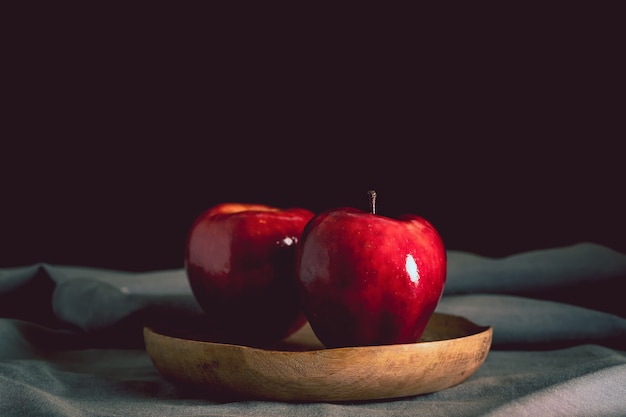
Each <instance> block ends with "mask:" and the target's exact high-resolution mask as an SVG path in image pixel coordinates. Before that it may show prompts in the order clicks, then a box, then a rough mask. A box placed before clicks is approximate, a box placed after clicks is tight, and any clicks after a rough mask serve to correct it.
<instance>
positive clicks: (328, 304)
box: [296, 192, 447, 348]
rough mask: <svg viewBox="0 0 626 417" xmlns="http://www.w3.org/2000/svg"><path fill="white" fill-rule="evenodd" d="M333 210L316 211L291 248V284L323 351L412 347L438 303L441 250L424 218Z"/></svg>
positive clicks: (442, 271)
mask: <svg viewBox="0 0 626 417" xmlns="http://www.w3.org/2000/svg"><path fill="white" fill-rule="evenodd" d="M375 197H376V195H375V193H374V192H370V198H371V201H370V204H371V210H370V211H369V212H367V211H363V210H359V209H356V208H350V207H341V208H336V209H331V210H327V211H325V212H322V213H319V214H317V215H316V216H315V217H314V218H313V219H311V221H310V222H309V223H308V224H307V226H306V228H305V230H304V232H303V235H302V239H301V241H300V245H299V247H298V259H297V267H296V268H297V270H296V271H297V279H298V282H299V286H300V288H301V302H302V305H303V308H304V311H305V313H306V316H307V318H308V320H309V322H310V324H311V327H312V329H313V331H314V332H315V334H316V335H317V337H318V338H319V339H320V341H321V342H322V343H323V344H324V346H326V347H327V348H337V347H345V346H368V345H386V344H400V343H414V342H417V341H418V340H419V338H420V337H421V335H422V333H423V331H424V329H425V327H426V324H427V323H428V320H429V319H430V317H431V316H432V314H433V312H434V310H435V307H436V306H437V304H438V303H439V300H440V299H441V295H442V293H443V289H444V285H445V280H446V269H447V260H446V250H445V247H444V243H443V241H442V238H441V236H440V234H439V232H438V231H437V230H436V229H435V227H434V226H433V225H432V224H431V223H429V222H428V221H427V220H425V219H424V218H422V217H420V216H418V215H414V214H406V215H403V216H400V217H397V218H391V217H386V216H381V215H378V214H376V213H375Z"/></svg>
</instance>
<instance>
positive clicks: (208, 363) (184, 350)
mask: <svg viewBox="0 0 626 417" xmlns="http://www.w3.org/2000/svg"><path fill="white" fill-rule="evenodd" d="M196 334H197V333H196ZM144 339H145V342H146V349H147V351H148V354H149V355H150V357H151V359H152V361H153V363H154V365H155V367H156V368H157V369H158V371H159V372H160V373H161V374H162V375H163V376H164V377H165V378H167V379H169V380H171V381H172V382H174V383H176V384H179V385H181V386H188V387H193V388H195V389H196V390H200V391H201V392H204V393H206V395H207V396H214V395H227V396H233V397H237V398H248V399H266V400H279V401H360V400H375V399H386V398H397V397H405V396H412V395H419V394H426V393H430V392H435V391H439V390H442V389H446V388H449V387H452V386H454V385H457V384H460V383H461V382H463V381H465V380H466V379H467V378H469V377H470V376H471V375H472V374H473V373H474V372H475V371H476V370H477V369H478V368H479V367H480V366H481V365H482V364H483V362H484V361H485V359H486V357H487V354H488V352H489V349H490V347H491V340H492V328H491V327H490V326H479V325H476V324H475V323H472V322H470V321H469V320H467V319H465V318H463V317H458V316H452V315H447V314H439V313H435V314H434V315H433V317H432V318H431V320H430V322H429V325H428V328H427V329H426V331H425V333H424V337H423V338H422V340H421V341H420V342H418V343H413V344H402V345H384V346H362V347H349V348H337V349H325V348H324V347H323V346H322V345H321V343H320V342H319V340H317V338H316V337H315V334H314V333H313V331H312V330H311V327H310V326H309V325H308V324H307V325H305V326H304V327H303V328H302V329H300V330H299V331H298V332H297V333H296V334H294V335H292V336H291V337H289V338H288V339H285V340H284V341H282V342H281V343H280V344H278V345H276V346H275V347H272V348H271V349H262V348H257V347H249V346H240V345H232V344H222V343H214V342H208V341H204V340H194V339H200V338H198V337H194V338H189V339H188V338H184V337H181V336H180V334H177V336H176V337H173V336H171V335H168V334H167V332H166V331H163V330H162V329H159V330H158V331H157V330H155V328H152V327H146V328H145V329H144Z"/></svg>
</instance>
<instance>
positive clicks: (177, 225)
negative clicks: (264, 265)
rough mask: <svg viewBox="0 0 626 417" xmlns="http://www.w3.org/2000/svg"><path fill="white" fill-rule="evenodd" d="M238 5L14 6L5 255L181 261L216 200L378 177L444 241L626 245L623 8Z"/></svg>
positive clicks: (323, 204) (314, 198) (274, 198)
mask: <svg viewBox="0 0 626 417" xmlns="http://www.w3.org/2000/svg"><path fill="white" fill-rule="evenodd" d="M54 7H58V6H54ZM247 7H248V8H245V7H242V8H241V9H239V10H237V11H236V12H232V11H231V12H230V13H228V14H225V13H224V12H223V11H220V12H219V13H218V12H217V11H215V10H213V11H211V12H200V11H198V10H169V9H162V10H154V9H151V10H145V9H142V10H124V11H123V12H122V11H121V10H111V9H106V10H105V9H99V10H87V9H84V10H78V11H77V10H76V9H75V8H74V9H72V10H69V9H68V10H58V9H46V10H44V9H42V8H38V9H37V8H33V9H31V10H28V11H21V12H20V13H16V14H12V15H10V16H11V18H12V19H13V20H12V22H13V24H12V25H11V26H10V27H9V29H8V32H7V33H8V35H7V36H6V40H7V44H6V45H5V46H6V47H5V59H4V66H5V69H8V70H9V75H7V76H5V77H4V81H3V84H4V95H3V97H4V98H3V101H4V103H5V108H6V109H7V110H6V111H5V112H4V116H3V119H4V122H3V129H2V130H3V132H4V133H3V134H2V136H3V139H2V143H3V145H2V148H3V149H2V159H1V166H0V169H1V170H2V172H0V174H1V175H2V176H1V177H0V181H1V183H0V185H1V186H2V192H3V198H2V203H1V204H0V209H1V210H2V212H1V217H0V267H11V266H21V265H28V264H32V263H37V262H47V263H52V264H70V265H88V266H97V267H107V268H116V269H126V270H137V271H142V270H153V269H163V268H178V267H181V266H182V259H183V251H184V241H185V237H186V234H187V231H188V229H189V227H190V226H191V223H192V222H193V220H194V219H195V218H196V217H197V216H198V215H199V214H200V213H201V212H202V211H203V210H205V209H207V208H208V207H210V206H211V205H213V204H216V203H219V202H224V201H242V202H244V201H248V202H261V203H266V204H271V205H277V206H285V207H286V206H302V207H306V208H309V209H311V210H313V211H316V212H319V211H321V210H323V209H326V208H331V207H335V206H340V205H352V206H360V207H362V208H364V209H365V208H367V200H366V191H367V190H368V189H370V188H374V189H376V190H377V192H378V195H379V199H378V210H379V213H380V214H383V215H390V216H393V215H397V214H401V213H404V212H410V213H416V214H421V215H422V216H424V217H426V218H428V219H429V220H430V221H431V222H432V223H433V224H434V225H435V226H436V227H437V228H438V229H439V230H440V232H441V234H442V236H443V238H444V241H445V242H446V245H447V247H448V248H449V249H454V250H466V251H471V252H475V253H479V254H483V255H486V256H494V257H500V256H507V255H510V254H514V253H518V252H520V251H526V250H533V249H541V248H547V247H554V246H562V245H570V244H575V243H578V242H583V241H586V242H597V243H600V244H604V245H607V246H609V247H611V248H614V249H616V250H619V251H622V252H626V237H625V236H624V232H625V231H626V227H625V226H626V222H625V221H624V218H623V217H624V216H623V214H624V212H625V209H626V203H625V202H624V184H623V183H624V179H625V178H626V176H625V174H626V172H625V168H624V156H623V155H624V154H623V151H622V149H621V148H622V147H623V145H622V142H623V141H624V138H625V137H626V136H625V133H626V129H625V126H624V105H625V103H624V92H625V91H624V90H625V89H624V75H623V74H624V67H623V64H622V63H621V58H622V55H623V50H624V45H623V41H622V40H623V39H624V36H623V35H624V33H623V32H624V30H623V29H622V26H623V25H622V24H621V22H619V21H617V20H616V17H617V16H619V14H617V13H616V11H614V10H608V9H606V8H605V9H602V10H600V9H599V7H598V8H595V9H589V7H588V6H587V7H586V8H578V9H576V8H574V7H572V6H571V5H569V6H567V8H565V7H564V6H559V5H554V6H553V7H554V9H553V10H549V9H548V8H546V7H545V6H544V7H542V8H541V9H539V8H537V9H536V10H533V9H529V8H525V9H523V8H518V9H516V10H513V9H512V10H505V9H500V10H493V8H491V9H489V10H486V9H485V10H447V11H446V12H444V13H441V14H438V15H437V16H433V15H428V18H426V17H425V16H424V15H423V14H420V13H408V11H404V10H395V11H390V10H387V11H382V12H381V11H379V10H367V11H364V10H360V11H359V13H355V11H351V12H350V13H347V12H346V13H339V12H338V11H336V10H335V11H334V13H324V11H320V10H313V11H309V12H310V13H313V14H315V13H319V15H317V14H316V15H315V16H311V15H306V17H305V15H302V14H298V13H296V12H295V11H294V14H292V15H290V16H291V17H292V18H291V19H284V18H282V17H279V16H274V19H272V20H261V19H259V15H258V13H259V12H261V11H265V12H267V11H268V10H251V8H252V7H251V6H247ZM603 7H606V6H603ZM181 9H182V8H181ZM470 11H472V12H474V14H472V15H468V12H470ZM269 12H270V13H268V14H269V15H272V13H271V10H270V11H269ZM282 12H283V13H284V12H285V11H284V10H283V11H282ZM368 12H369V13H368ZM370 13H371V14H370ZM329 16H331V17H329ZM470 16H472V17H471V18H470ZM283 17H284V16H283ZM403 18H405V19H406V21H401V19H403ZM223 19H226V23H224V20H223ZM433 19H435V20H436V22H433ZM218 22H220V23H219V24H218ZM322 22H323V24H322Z"/></svg>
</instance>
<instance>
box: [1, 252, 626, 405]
mask: <svg viewBox="0 0 626 417" xmlns="http://www.w3.org/2000/svg"><path fill="white" fill-rule="evenodd" d="M625 280H626V255H625V254H623V253H619V252H616V251H614V250H612V249H610V248H607V247H604V246H600V245H597V244H593V243H586V242H583V243H580V244H578V245H572V246H567V247H559V248H551V249H542V250H536V251H530V252H525V253H520V254H517V255H514V256H510V257H506V258H500V259H492V258H486V257H482V256H478V255H475V254H472V253H467V252H461V251H449V252H448V277H447V282H446V287H445V291H444V294H443V296H442V299H441V301H440V303H439V305H438V307H437V311H438V312H442V313H449V314H455V315H460V316H463V317H466V318H468V319H470V320H472V321H474V322H475V323H477V324H480V325H490V326H492V327H493V330H494V332H493V344H492V349H491V351H490V353H489V355H488V357H487V360H486V361H485V363H484V364H483V366H482V367H481V368H480V369H479V370H478V371H477V372H476V373H475V374H474V375H473V376H472V377H471V378H470V379H468V380H467V381H465V382H464V383H462V384H460V385H458V386H455V387H451V388H449V389H446V390H443V391H439V392H436V393H432V394H427V395H422V396H415V397H410V398H399V399H395V400H389V401H365V402H359V403H350V404H348V403H335V404H331V403H312V404H306V403H303V404H287V403H279V402H271V401H269V402H255V401H241V402H220V401H218V400H216V399H212V398H210V396H195V395H192V394H190V393H188V392H185V391H182V390H180V389H179V387H176V386H173V385H171V384H170V383H169V382H168V381H166V380H164V379H163V378H162V377H161V376H160V375H159V374H158V372H157V371H156V369H155V368H154V366H152V363H151V361H150V358H149V357H148V356H147V354H146V352H145V350H144V349H143V336H142V329H143V326H145V325H149V324H151V323H158V322H159V321H161V320H186V319H188V318H192V317H197V316H198V315H199V314H202V311H201V309H200V307H199V305H198V304H197V302H196V301H195V299H194V297H193V294H192V292H191V288H190V287H189V283H188V281H187V278H186V275H185V272H184V270H183V269H174V270H165V271H152V272H140V273H137V272H135V273H130V272H125V271H114V270H104V269H99V268H89V267H77V266H70V265H49V264H45V263H42V264H36V265H28V266H24V267H19V268H5V269H0V414H1V415H6V416H10V415H16V416H17V415H19V416H27V415H58V416H78V415H80V416H90V415H93V416H102V415H125V416H129V417H130V416H142V415H150V416H155V415H182V414H184V415H225V414H226V415H229V414H230V415H232V414H240V415H269V414H289V415H295V416H313V415H315V416H323V415H333V416H335V415H338V416H342V415H345V416H348V415H359V416H363V415H371V416H377V415H383V414H385V415H387V414H393V415H412V416H414V415H418V416H419V415H428V416H438V415H445V416H450V415H454V416H482V415H489V416H517V415H520V416H521V415H529V414H541V415H546V416H550V415H568V416H576V415H581V416H582V415H584V416H594V415H626V311H625V308H624V303H623V296H622V294H623V292H622V291H621V288H622V286H623V283H624V281H625Z"/></svg>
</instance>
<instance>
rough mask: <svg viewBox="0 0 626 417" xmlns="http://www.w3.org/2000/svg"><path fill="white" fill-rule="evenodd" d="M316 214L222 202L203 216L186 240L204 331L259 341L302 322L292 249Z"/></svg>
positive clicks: (237, 340) (224, 337) (284, 333)
mask: <svg viewBox="0 0 626 417" xmlns="http://www.w3.org/2000/svg"><path fill="white" fill-rule="evenodd" d="M312 217H313V213H312V212H311V211H309V210H306V209H303V208H290V209H281V208H277V207H270V206H266V205H262V204H240V203H223V204H219V205H216V206H214V207H212V208H210V209H208V210H206V211H205V212H204V213H202V214H201V215H200V216H199V217H198V218H197V219H196V220H195V222H194V223H193V225H192V226H191V230H190V231H189V235H188V238H187V241H186V249H185V270H186V273H187V277H188V279H189V283H190V286H191V289H192V292H193V295H194V296H195V298H196V300H197V301H198V304H199V305H200V307H202V309H203V310H204V312H205V313H206V318H207V329H208V330H209V331H210V332H211V334H212V335H214V336H215V337H216V338H218V339H219V340H221V341H225V342H229V343H241V344H254V345H258V344H264V343H270V342H273V341H277V340H280V339H282V338H284V337H286V336H288V335H289V334H291V333H292V332H294V331H295V330H297V329H298V328H300V327H301V326H302V325H303V324H304V323H305V322H306V317H305V316H304V314H303V312H302V309H301V307H300V304H299V300H298V295H297V294H298V289H297V286H296V280H295V263H296V246H297V243H298V241H299V239H300V237H301V234H302V231H303V229H304V226H305V225H306V223H307V222H308V221H309V220H310V219H311V218H312Z"/></svg>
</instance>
